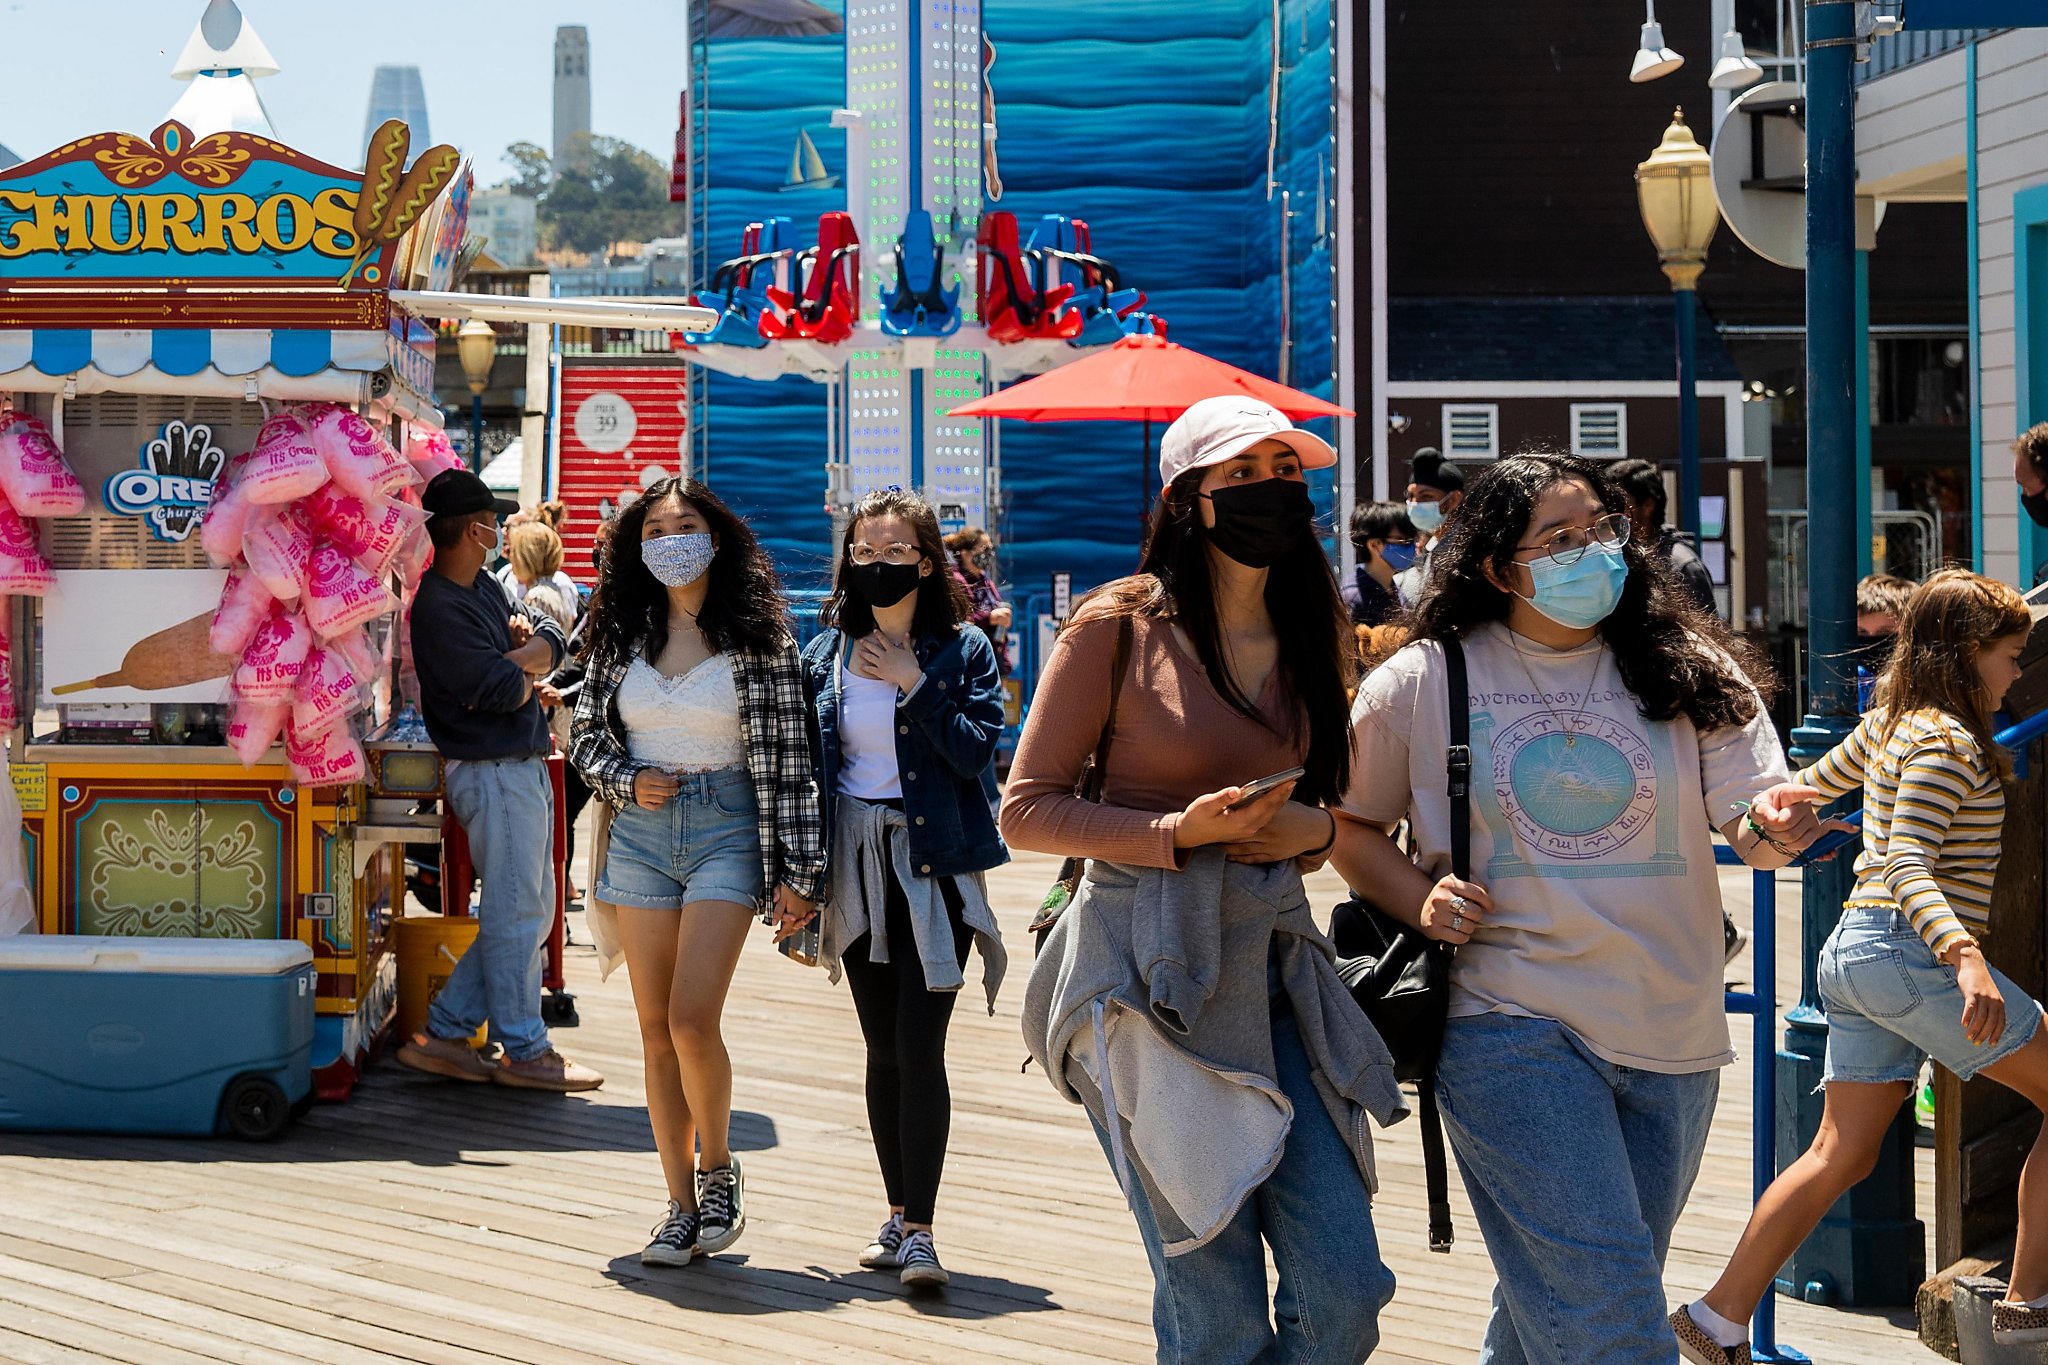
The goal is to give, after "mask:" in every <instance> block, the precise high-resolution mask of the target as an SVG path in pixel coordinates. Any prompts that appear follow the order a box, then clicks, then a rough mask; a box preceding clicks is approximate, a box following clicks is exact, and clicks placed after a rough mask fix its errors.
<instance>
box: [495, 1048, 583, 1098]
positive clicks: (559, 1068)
mask: <svg viewBox="0 0 2048 1365" xmlns="http://www.w3.org/2000/svg"><path fill="white" fill-rule="evenodd" d="M491 1079H492V1080H494V1081H496V1082H497V1083H498V1084H499V1085H510V1086H515V1087H517V1088H519V1089H521V1090H559V1091H562V1092H565V1093H566V1092H568V1091H571V1090H595V1089H597V1088H598V1087H599V1086H601V1085H603V1084H604V1077H603V1076H601V1075H599V1074H598V1073H597V1072H595V1071H592V1070H591V1069H590V1068H589V1067H587V1066H579V1065H578V1064H577V1063H575V1062H572V1061H570V1060H569V1059H568V1058H567V1057H564V1056H563V1055H562V1054H561V1053H559V1052H557V1051H555V1050H554V1049H553V1048H549V1049H548V1050H547V1051H546V1052H543V1053H541V1054H540V1056H538V1057H529V1058H527V1059H526V1060H525V1061H523V1062H517V1061H514V1060H512V1058H510V1057H501V1058H499V1059H498V1064H497V1065H496V1066H495V1067H493V1068H491Z"/></svg>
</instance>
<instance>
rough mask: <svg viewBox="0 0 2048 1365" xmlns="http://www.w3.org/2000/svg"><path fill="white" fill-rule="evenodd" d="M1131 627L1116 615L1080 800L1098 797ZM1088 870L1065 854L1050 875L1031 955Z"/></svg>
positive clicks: (1076, 792)
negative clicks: (1101, 710)
mask: <svg viewBox="0 0 2048 1365" xmlns="http://www.w3.org/2000/svg"><path fill="white" fill-rule="evenodd" d="M1134 629H1135V627H1134V626H1133V625H1132V624H1131V618H1130V616H1129V615H1123V616H1119V617H1118V618H1117V623H1116V652H1115V653H1114V654H1112V655H1111V656H1110V663H1109V714H1108V715H1107V716H1105V717H1104V718H1103V721H1102V734H1101V735H1100V736H1099V737H1098V738H1097V739H1096V741H1095V752H1094V753H1093V754H1092V755H1090V756H1089V759H1088V762H1087V764H1086V766H1084V767H1083V768H1082V769H1081V778H1080V780H1079V781H1078V782H1076V783H1075V784H1074V795H1076V796H1078V797H1080V798H1081V799H1082V800H1083V801H1100V800H1101V799H1102V782H1103V774H1104V771H1105V769H1104V765H1105V764H1107V763H1108V762H1109V738H1110V733H1111V732H1112V731H1113V730H1115V728H1116V704H1117V699H1118V698H1120V697H1121V696H1122V695H1123V691H1124V670H1125V669H1126V668H1127V667H1128V666H1129V664H1130V660H1131V636H1132V634H1133V632H1134ZM1087 872H1088V860H1087V859H1086V858H1068V859H1067V860H1066V861H1064V862H1062V863H1061V864H1060V874H1059V876H1058V877H1056V878H1054V879H1053V884H1052V886H1051V887H1050V888H1049V889H1048V890H1047V891H1046V893H1045V899H1044V900H1042V901H1040V902H1039V903H1038V913H1037V915H1035V916H1033V917H1032V920H1031V927H1030V930H1029V933H1030V934H1031V955H1032V956H1033V957H1036V956H1037V955H1038V954H1039V953H1040V952H1041V951H1042V950H1043V949H1044V948H1045V936H1046V935H1047V934H1050V933H1051V932H1052V927H1053V926H1054V925H1055V924H1058V923H1059V922H1060V916H1061V915H1064V914H1066V913H1067V907H1068V906H1070V905H1072V904H1073V903H1074V897H1076V896H1078V895H1080V894H1081V879H1082V877H1084V876H1086V875H1087Z"/></svg>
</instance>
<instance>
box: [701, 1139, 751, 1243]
mask: <svg viewBox="0 0 2048 1365" xmlns="http://www.w3.org/2000/svg"><path fill="white" fill-rule="evenodd" d="M697 1217H698V1223H697V1250H699V1251H701V1252H703V1253H704V1254H705V1255H706V1256H709V1255H711V1254H713V1253H714V1252H720V1251H723V1250H725V1249H726V1248H727V1247H729V1246H731V1245H732V1244H733V1243H734V1242H737V1241H738V1240H739V1239H740V1234H741V1233H742V1232H744V1231H746V1228H747V1205H746V1189H745V1182H744V1181H743V1180H741V1178H740V1161H739V1158H738V1157H734V1158H733V1159H732V1160H731V1161H730V1162H729V1163H727V1164H726V1165H724V1166H714V1167H712V1168H711V1169H710V1170H708V1171H699V1172H698V1173H697Z"/></svg>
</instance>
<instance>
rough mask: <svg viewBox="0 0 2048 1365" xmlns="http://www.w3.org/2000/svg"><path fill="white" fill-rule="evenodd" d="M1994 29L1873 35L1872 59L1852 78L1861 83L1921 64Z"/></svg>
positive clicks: (1953, 29) (1862, 64)
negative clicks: (1876, 36)
mask: <svg viewBox="0 0 2048 1365" xmlns="http://www.w3.org/2000/svg"><path fill="white" fill-rule="evenodd" d="M1995 32H1997V30H1996V29H1988V28H1929V29H1907V30H1906V31H1905V32H1903V33H1892V34H1887V35H1885V36H1884V37H1882V38H1873V39H1872V40H1871V43H1870V60H1869V61H1867V62H1860V63H1858V64H1857V66H1856V68H1855V74H1854V77H1853V79H1854V80H1855V82H1856V84H1858V85H1862V84H1864V83H1866V82H1868V81H1874V80H1876V79H1877V78H1878V77H1880V76H1889V75H1890V74H1891V73H1892V72H1894V71H1903V70H1905V69H1906V68H1907V67H1909V66H1918V65H1919V64H1920V63H1921V62H1924V61H1930V60H1932V59H1933V58H1935V57H1939V56H1940V55H1941V54H1942V53H1944V52H1955V51H1957V50H1959V49H1961V48H1964V47H1968V46H1969V45H1970V42H1971V40H1973V39H1976V38H1981V37H1983V36H1984V35H1985V34H1987V33H1995Z"/></svg>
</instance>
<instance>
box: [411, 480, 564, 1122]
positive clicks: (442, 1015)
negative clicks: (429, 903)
mask: <svg viewBox="0 0 2048 1365" xmlns="http://www.w3.org/2000/svg"><path fill="white" fill-rule="evenodd" d="M421 502H422V504H423V505H424V506H425V508H426V511H427V535H428V536H429V538H431V539H432V541H433V544H434V566H433V571H432V572H430V573H428V574H427V575H426V576H425V577H423V578H422V579H421V580H420V588H419V595H418V596H417V597H416V598H415V599H414V600H413V605H412V621H411V631H412V654H413V660H414V663H415V664H416V666H417V668H418V671H419V682H420V713H421V716H422V717H423V718H424V719H425V721H426V725H427V734H428V736H429V737H430V738H431V739H432V740H433V741H434V747H435V748H437V749H439V750H440V751H441V755H442V757H443V758H445V759H446V760H447V770H446V791H447V796H448V808H449V809H450V810H451V811H452V812H453V813H454V815H455V818H456V819H458V820H460V821H461V822H462V828H463V831H464V833H466V834H467V835H468V837H469V852H470V857H471V858H472V859H473V860H474V862H475V864H476V870H477V872H478V874H479V876H480V877H481V878H482V881H483V895H482V900H481V903H480V904H479V906H478V909H477V936H476V943H475V944H474V946H472V947H471V948H470V950H469V951H468V952H467V953H465V954H463V957H462V961H461V962H460V963H459V964H458V965H457V966H456V968H455V970H454V971H453V972H452V973H450V974H449V977H448V983H447V984H446V985H445V986H443V987H442V988H441V991H440V993H439V994H438V995H436V996H435V997H434V1003H433V1006H432V1008H431V1009H429V1010H428V1012H427V1026H426V1028H425V1030H424V1031H422V1032H419V1033H416V1034H414V1035H413V1036H412V1037H411V1038H410V1039H408V1040H407V1041H406V1042H405V1043H404V1044H403V1045H402V1046H401V1047H400V1048H399V1049H398V1060H399V1061H400V1062H401V1063H403V1064H404V1065H406V1066H409V1067H411V1068H413V1069H414V1070H416V1071H426V1072H431V1073H433V1074H434V1075H437V1076H446V1077H449V1078H451V1079H453V1080H459V1081H471V1082H484V1081H495V1082H497V1083H498V1084H500V1085H509V1086H518V1087H523V1088H527V1089H534V1090H592V1089H595V1088H596V1087H597V1086H599V1085H602V1084H603V1083H604V1078H603V1077H602V1076H600V1075H598V1074H597V1072H595V1071H592V1070H591V1069H590V1068H589V1067H585V1066H579V1065H577V1064H576V1063H574V1062H571V1061H569V1060H567V1059H566V1058H564V1057H563V1056H562V1054H561V1053H559V1052H557V1051H555V1049H554V1048H553V1047H552V1046H551V1045H550V1043H549V1041H548V1029H547V1025H546V1024H545V1023H543V1022H542V1021H541V1015H540V989H541V987H540V975H541V945H542V943H543V942H545V940H546V938H547V935H548V930H549V929H550V928H551V927H552V926H553V921H554V896H553V889H554V888H553V882H552V880H551V878H552V875H553V874H552V871H551V869H550V868H549V866H548V853H549V850H550V848H552V847H553V837H552V836H553V832H554V796H553V791H552V784H551V783H550V782H549V781H548V773H547V756H548V752H549V748H550V744H549V739H548V725H547V718H546V717H545V716H544V715H543V714H542V711H541V704H540V699H539V698H538V697H537V696H536V695H535V689H536V683H535V680H536V679H538V678H541V677H543V676H545V675H546V674H548V673H550V672H552V671H553V670H554V669H555V668H556V667H557V666H558V665H559V664H560V663H561V662H562V657H563V655H564V654H565V653H566V652H567V649H568V639H567V637H566V636H564V635H563V633H562V628H561V626H560V625H558V624H557V623H556V622H555V621H554V620H553V619H551V618H549V617H548V616H546V615H544V614H542V613H539V612H528V611H527V610H526V608H525V607H523V606H515V605H514V604H513V603H512V601H511V599H509V598H508V597H506V595H505V590H504V588H503V587H501V586H500V585H499V583H498V580H497V579H496V578H494V577H492V576H491V575H490V574H487V573H485V572H484V565H485V563H487V562H488V561H489V560H490V559H491V557H492V556H494V555H495V554H497V552H498V547H499V545H500V543H501V542H502V540H503V537H502V536H501V535H500V534H499V531H498V518H499V517H500V516H502V515H504V514H505V513H507V512H510V511H514V510H516V508H517V504H515V503H510V502H506V501H503V500H501V499H498V498H496V497H494V496H493V495H492V493H491V490H490V489H488V488H486V487H484V482H483V480H482V479H479V478H478V477H477V476H476V475H474V474H472V473H470V472H469V471H468V470H466V469H450V470H445V471H443V472H442V473H440V474H437V475H435V476H434V480H433V482H432V483H429V484H428V485H427V488H426V492H425V494H424V495H423V496H422V498H421ZM486 1021H488V1022H489V1024H490V1037H491V1041H493V1042H495V1043H497V1044H498V1045H499V1047H500V1049H501V1054H500V1056H499V1058H498V1060H497V1061H496V1062H495V1063H493V1062H488V1061H486V1060H484V1058H483V1057H481V1056H480V1055H478V1053H477V1052H476V1051H475V1049H473V1048H472V1047H471V1046H470V1044H469V1039H470V1036H471V1035H472V1034H474V1033H475V1032H476V1030H477V1028H478V1026H479V1025H481V1024H483V1023H485V1022H486Z"/></svg>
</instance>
